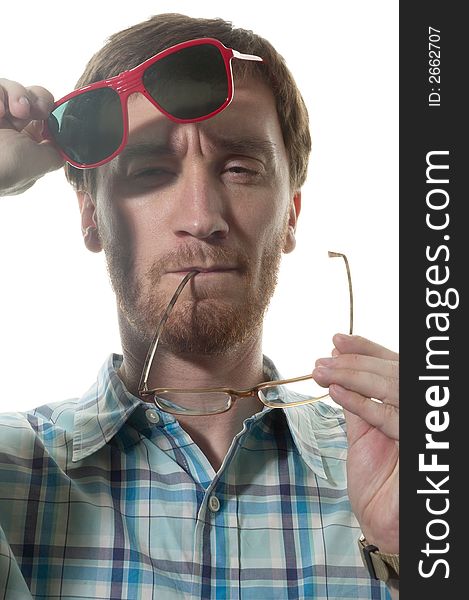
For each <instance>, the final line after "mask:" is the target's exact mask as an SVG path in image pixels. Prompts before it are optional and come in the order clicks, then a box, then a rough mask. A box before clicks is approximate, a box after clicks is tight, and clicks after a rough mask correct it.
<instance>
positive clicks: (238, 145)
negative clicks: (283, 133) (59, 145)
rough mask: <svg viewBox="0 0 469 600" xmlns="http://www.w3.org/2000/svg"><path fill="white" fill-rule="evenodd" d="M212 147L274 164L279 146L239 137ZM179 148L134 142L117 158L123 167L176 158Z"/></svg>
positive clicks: (214, 142)
mask: <svg viewBox="0 0 469 600" xmlns="http://www.w3.org/2000/svg"><path fill="white" fill-rule="evenodd" d="M211 147H212V149H213V151H214V152H217V151H221V152H226V153H229V154H242V155H248V156H249V155H253V156H257V155H261V156H263V157H264V158H265V159H266V161H267V162H268V163H272V162H274V158H275V154H276V149H277V146H276V144H274V143H273V142H271V141H270V140H266V139H261V138H253V137H239V138H233V137H229V138H222V137H217V138H216V139H213V140H211ZM177 153H178V152H177V147H174V146H173V145H172V144H168V143H167V142H155V141H149V142H145V141H142V142H134V143H130V144H127V146H126V147H125V148H124V150H122V152H121V153H120V154H119V156H118V157H117V160H118V163H119V164H121V165H124V164H127V163H129V162H130V161H131V160H133V159H138V158H145V157H158V156H176V155H177Z"/></svg>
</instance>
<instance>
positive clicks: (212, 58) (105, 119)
mask: <svg viewBox="0 0 469 600" xmlns="http://www.w3.org/2000/svg"><path fill="white" fill-rule="evenodd" d="M233 58H238V59H241V60H253V61H261V62H262V58H260V57H259V56H254V55H252V54H241V53H240V52H238V51H236V50H233V49H232V48H227V47H226V46H224V45H223V44H222V43H221V42H219V41H218V40H216V39H213V38H200V39H197V40H190V41H188V42H182V43H181V44H176V45H175V46H171V48H167V49H166V50H163V51H162V52H159V53H158V54H156V55H155V56H153V57H152V58H149V59H148V60H146V61H145V62H143V63H141V64H140V65H138V66H136V67H134V68H133V69H130V70H129V71H124V72H123V73H120V74H119V75H116V76H115V77H111V78H110V79H106V80H104V81H98V82H97V83H93V84H91V85H87V86H85V87H83V88H81V89H78V90H75V91H74V92H72V93H70V94H68V95H67V96H64V97H63V98H61V99H60V100H59V101H58V102H56V104H55V106H54V109H53V110H52V112H51V114H50V115H49V117H48V119H47V121H46V122H45V128H44V132H43V135H44V137H45V138H46V139H50V140H52V141H53V142H54V143H55V145H56V146H57V148H58V150H59V152H60V153H61V155H62V156H63V158H64V159H65V160H66V161H67V162H69V163H70V164H71V165H73V166H74V167H78V168H81V169H84V168H93V167H99V166H100V165H103V164H105V163H107V162H108V161H110V160H112V159H113V158H114V157H115V156H117V155H118V154H119V152H121V151H122V149H123V148H124V147H125V145H126V143H127V137H128V133H129V124H128V109H127V101H128V98H129V96H130V95H131V94H133V93H135V92H141V93H142V94H143V95H144V96H145V97H146V98H148V100H150V102H152V104H154V105H155V106H156V107H157V108H158V110H160V111H161V112H162V113H163V114H164V115H166V116H167V117H168V118H169V119H171V120H172V121H176V122H177V123H193V122H196V121H202V120H204V119H209V118H210V117H213V116H214V115H216V114H218V113H219V112H220V111H222V110H223V109H224V108H226V107H227V106H228V105H229V104H230V102H231V101H232V100H233V94H234V81H233V72H232V68H231V61H232V59H233Z"/></svg>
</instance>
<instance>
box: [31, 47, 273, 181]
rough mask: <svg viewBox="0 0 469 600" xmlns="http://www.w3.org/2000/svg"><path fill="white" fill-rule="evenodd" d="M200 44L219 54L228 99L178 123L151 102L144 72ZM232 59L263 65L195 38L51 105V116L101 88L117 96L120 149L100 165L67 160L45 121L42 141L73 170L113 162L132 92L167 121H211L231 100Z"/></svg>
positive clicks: (126, 122) (249, 56)
mask: <svg viewBox="0 0 469 600" xmlns="http://www.w3.org/2000/svg"><path fill="white" fill-rule="evenodd" d="M202 44H209V45H212V46H215V47H216V48H218V50H219V51H220V53H221V55H222V58H223V62H224V64H225V69H226V78H227V83H228V95H227V97H226V99H225V101H224V102H223V104H222V105H221V106H220V107H219V108H217V109H216V110H214V111H212V112H211V113H210V114H208V115H203V116H201V117H197V118H194V119H179V118H178V117H174V116H173V115H171V114H170V113H168V112H167V111H166V110H164V109H163V108H162V107H161V106H160V105H159V104H158V103H157V102H156V101H155V100H154V99H153V98H152V96H151V95H150V93H149V92H148V91H147V89H146V88H145V86H144V85H143V74H144V72H145V71H146V69H148V67H150V66H151V65H153V64H154V63H155V62H157V61H159V60H161V59H162V58H164V57H166V56H168V55H169V54H174V53H175V52H178V51H179V50H183V49H184V48H190V47H192V46H199V45H202ZM233 58H238V59H241V60H253V61H260V62H263V59H262V58H261V57H260V56H255V55H253V54H242V53H241V52H238V51H237V50H233V48H227V47H226V46H225V45H224V44H222V43H221V42H220V41H219V40H217V39H215V38H198V39H195V40H189V41H187V42H181V43H179V44H175V45H174V46H171V47H170V48H166V50H163V51H162V52H158V54H155V56H153V57H151V58H149V59H147V60H145V61H144V62H142V63H141V64H139V65H137V66H136V67H133V68H132V69H130V70H128V71H123V72H122V73H119V75H115V76H114V77H111V78H110V79H104V80H102V81H97V82H96V83H92V84H90V85H86V86H84V87H82V88H79V89H77V90H74V91H73V92H71V93H70V94H67V95H66V96H64V97H63V98H60V100H58V101H57V102H56V103H55V104H54V108H53V109H52V111H51V112H54V110H56V109H57V108H58V107H59V106H60V105H62V104H64V103H65V102H67V101H68V100H71V99H72V98H75V97H76V96H79V95H81V94H83V93H84V92H89V91H92V90H98V89H101V88H112V89H113V90H114V91H116V92H117V94H118V96H119V99H120V103H121V109H122V120H123V125H124V132H123V135H122V141H121V143H120V145H119V147H118V148H117V149H116V150H115V151H114V152H113V153H112V154H111V155H109V156H108V157H107V158H105V159H103V160H100V161H99V162H96V163H91V164H88V163H79V162H76V161H75V160H73V159H71V158H70V157H69V156H67V154H66V153H65V152H64V151H63V150H62V148H61V147H60V146H59V145H58V144H57V143H56V142H55V140H54V138H53V137H52V135H51V133H50V131H49V127H48V125H47V121H44V129H43V132H42V135H43V138H44V139H47V140H50V141H51V142H52V143H53V144H54V146H55V147H56V148H57V150H58V152H59V153H60V155H61V156H62V158H63V159H64V160H65V161H66V162H68V163H70V164H71V165H72V166H74V167H77V168H78V169H93V168H95V167H100V166H101V165H104V164H106V163H107V162H109V161H111V160H112V159H113V158H115V157H116V156H117V155H118V154H119V153H120V152H122V150H123V149H124V147H125V145H126V144H127V139H128V134H129V115H128V108H127V101H128V98H129V96H130V95H131V94H134V93H135V92H140V93H141V94H143V95H144V96H145V98H147V100H149V101H150V102H151V103H152V104H153V105H154V106H155V107H156V108H157V109H158V110H159V111H160V112H162V113H163V114H164V115H165V116H166V117H168V119H171V120H172V121H175V122H176V123H195V122H197V121H204V120H205V119H210V118H211V117H214V116H215V115H216V114H218V113H219V112H221V111H222V110H224V109H225V108H226V107H227V106H228V105H229V104H230V103H231V101H232V100H233V95H234V81H233V70H232V67H231V61H232V60H233Z"/></svg>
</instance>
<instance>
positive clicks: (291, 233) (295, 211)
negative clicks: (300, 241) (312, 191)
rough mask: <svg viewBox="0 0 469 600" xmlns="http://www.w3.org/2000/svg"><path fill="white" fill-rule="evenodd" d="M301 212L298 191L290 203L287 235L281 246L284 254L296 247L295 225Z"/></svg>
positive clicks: (299, 192) (299, 193)
mask: <svg viewBox="0 0 469 600" xmlns="http://www.w3.org/2000/svg"><path fill="white" fill-rule="evenodd" d="M300 210H301V191H300V190H298V191H296V192H295V195H294V196H293V198H292V200H291V202H290V212H289V217H288V230H287V235H286V237H285V244H284V246H283V251H284V252H285V254H288V253H289V252H292V251H293V250H294V249H295V246H296V237H295V232H296V225H297V222H298V216H299V214H300Z"/></svg>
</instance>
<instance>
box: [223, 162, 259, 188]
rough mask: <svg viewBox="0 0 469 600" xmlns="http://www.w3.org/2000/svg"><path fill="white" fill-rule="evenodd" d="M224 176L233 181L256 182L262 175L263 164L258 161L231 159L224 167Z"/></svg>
mask: <svg viewBox="0 0 469 600" xmlns="http://www.w3.org/2000/svg"><path fill="white" fill-rule="evenodd" d="M223 176H224V177H226V178H228V179H229V180H231V181H233V182H238V183H255V182H256V181H257V180H258V179H260V178H261V177H262V166H261V164H260V163H259V162H258V161H254V160H245V161H244V160H243V161H236V162H235V161H230V162H229V163H227V164H226V165H225V167H224V169H223Z"/></svg>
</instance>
